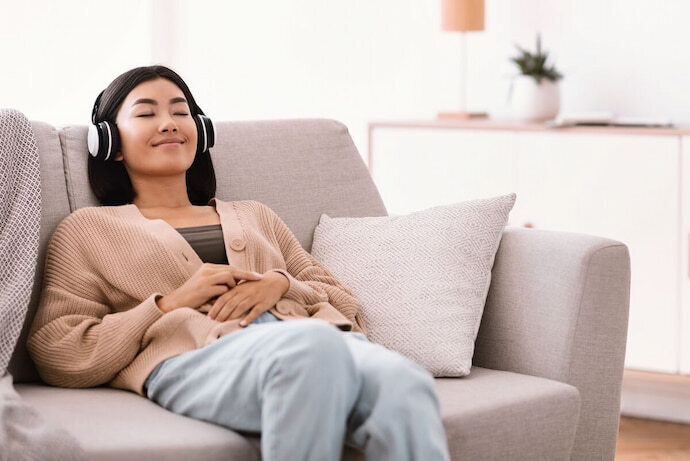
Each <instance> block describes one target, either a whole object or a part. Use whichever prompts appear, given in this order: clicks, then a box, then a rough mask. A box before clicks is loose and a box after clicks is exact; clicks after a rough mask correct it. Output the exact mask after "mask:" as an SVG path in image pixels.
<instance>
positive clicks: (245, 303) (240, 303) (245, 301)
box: [228, 296, 258, 320]
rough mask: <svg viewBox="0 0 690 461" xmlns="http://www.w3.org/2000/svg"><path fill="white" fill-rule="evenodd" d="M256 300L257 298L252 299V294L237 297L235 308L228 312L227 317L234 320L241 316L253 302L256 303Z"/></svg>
mask: <svg viewBox="0 0 690 461" xmlns="http://www.w3.org/2000/svg"><path fill="white" fill-rule="evenodd" d="M257 301H258V299H254V297H253V296H246V297H244V298H242V299H238V300H237V303H236V305H235V308H234V309H233V310H232V311H231V312H230V315H229V316H228V319H229V320H235V319H238V318H240V317H242V316H243V315H244V314H246V313H247V311H249V309H251V308H252V307H253V306H254V304H256V303H257Z"/></svg>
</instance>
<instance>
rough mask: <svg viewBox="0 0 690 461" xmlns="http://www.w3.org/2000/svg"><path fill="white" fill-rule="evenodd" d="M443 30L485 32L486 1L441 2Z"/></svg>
mask: <svg viewBox="0 0 690 461" xmlns="http://www.w3.org/2000/svg"><path fill="white" fill-rule="evenodd" d="M441 2H442V5H441V6H442V9H443V10H442V11H443V13H442V17H443V24H442V28H443V30H458V31H462V32H467V31H470V30H484V0H441Z"/></svg>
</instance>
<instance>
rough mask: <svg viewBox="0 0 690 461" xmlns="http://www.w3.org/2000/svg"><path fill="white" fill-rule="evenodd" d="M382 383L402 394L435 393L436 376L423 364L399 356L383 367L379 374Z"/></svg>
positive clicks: (383, 385) (384, 386)
mask: <svg viewBox="0 0 690 461" xmlns="http://www.w3.org/2000/svg"><path fill="white" fill-rule="evenodd" d="M379 380H380V385H381V386H382V387H383V388H385V389H392V390H393V392H394V393H396V394H400V395H401V396H403V397H404V396H409V395H410V393H415V392H422V393H426V394H434V395H435V392H436V391H435V387H434V377H433V376H432V375H431V373H429V372H428V371H427V370H426V369H424V368H423V367H422V366H421V365H419V364H417V363H416V362H413V361H412V360H410V359H408V358H406V357H403V356H398V357H396V358H394V359H392V360H390V361H389V362H388V363H387V364H386V366H384V367H382V369H381V370H380V375H379Z"/></svg>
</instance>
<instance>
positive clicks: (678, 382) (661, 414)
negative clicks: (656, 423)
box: [621, 369, 690, 424]
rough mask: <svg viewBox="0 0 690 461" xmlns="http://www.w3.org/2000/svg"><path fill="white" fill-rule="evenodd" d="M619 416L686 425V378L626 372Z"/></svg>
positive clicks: (689, 401) (689, 393) (689, 405)
mask: <svg viewBox="0 0 690 461" xmlns="http://www.w3.org/2000/svg"><path fill="white" fill-rule="evenodd" d="M621 414H622V415H624V416H633V417H636V418H646V419H656V420H660V421H672V422H676V423H685V424H690V376H688V375H673V374H665V373H651V372H647V371H637V370H627V369H626V370H625V371H624V372H623V387H622V389H621Z"/></svg>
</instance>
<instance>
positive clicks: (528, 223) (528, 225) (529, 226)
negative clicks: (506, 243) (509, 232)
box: [522, 222, 690, 237]
mask: <svg viewBox="0 0 690 461" xmlns="http://www.w3.org/2000/svg"><path fill="white" fill-rule="evenodd" d="M522 227H526V228H527V229H534V224H532V223H531V222H526V223H525V224H523V225H522ZM689 237H690V236H689Z"/></svg>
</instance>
